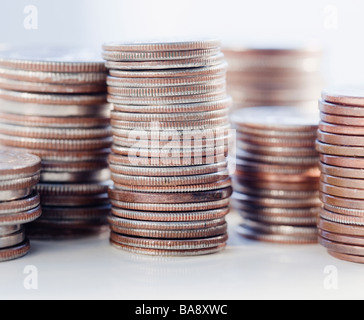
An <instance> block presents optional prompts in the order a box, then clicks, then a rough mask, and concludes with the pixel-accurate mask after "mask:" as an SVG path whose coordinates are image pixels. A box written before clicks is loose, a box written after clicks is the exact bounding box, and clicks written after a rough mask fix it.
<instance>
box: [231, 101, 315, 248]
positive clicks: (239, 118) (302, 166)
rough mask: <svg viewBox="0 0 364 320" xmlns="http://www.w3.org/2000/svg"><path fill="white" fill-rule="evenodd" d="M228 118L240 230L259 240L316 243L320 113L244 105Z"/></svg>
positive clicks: (291, 108)
mask: <svg viewBox="0 0 364 320" xmlns="http://www.w3.org/2000/svg"><path fill="white" fill-rule="evenodd" d="M232 121H233V123H234V126H235V128H236V130H237V139H238V141H237V147H238V151H237V170H236V174H235V177H234V184H233V187H234V194H233V197H232V199H233V206H234V207H235V209H236V210H238V211H239V213H240V214H241V216H242V217H243V224H242V225H241V226H240V227H239V233H240V234H241V235H243V236H245V237H247V238H250V239H254V240H259V241H267V242H275V243H284V244H306V243H307V244H308V243H317V241H318V233H317V226H316V221H317V217H318V214H319V210H320V205H321V203H320V199H319V192H318V190H319V177H320V172H319V169H318V162H319V159H318V154H317V152H316V150H315V139H316V132H317V127H318V122H319V119H318V112H315V111H314V110H312V111H310V110H305V109H300V108H293V107H259V108H246V109H243V110H240V111H238V112H236V113H234V114H233V116H232Z"/></svg>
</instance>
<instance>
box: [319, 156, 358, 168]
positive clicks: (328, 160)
mask: <svg viewBox="0 0 364 320" xmlns="http://www.w3.org/2000/svg"><path fill="white" fill-rule="evenodd" d="M320 160H321V162H322V163H324V164H326V165H330V166H336V167H343V168H353V169H362V168H363V163H364V159H363V158H354V157H341V156H331V155H325V154H321V155H320Z"/></svg>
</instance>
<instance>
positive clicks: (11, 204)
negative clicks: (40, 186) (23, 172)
mask: <svg viewBox="0 0 364 320" xmlns="http://www.w3.org/2000/svg"><path fill="white" fill-rule="evenodd" d="M39 203H40V197H39V194H38V193H37V192H36V191H33V192H32V193H31V194H30V195H29V196H28V197H26V198H22V199H19V200H16V201H6V202H0V219H1V216H2V215H13V214H17V213H19V212H25V211H28V210H31V209H33V208H35V207H37V206H38V205H39Z"/></svg>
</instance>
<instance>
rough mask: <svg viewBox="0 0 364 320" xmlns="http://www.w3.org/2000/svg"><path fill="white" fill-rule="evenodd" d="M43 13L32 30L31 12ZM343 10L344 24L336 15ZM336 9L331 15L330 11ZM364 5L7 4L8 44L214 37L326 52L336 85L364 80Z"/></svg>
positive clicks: (224, 0)
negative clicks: (312, 46) (29, 8)
mask: <svg viewBox="0 0 364 320" xmlns="http://www.w3.org/2000/svg"><path fill="white" fill-rule="evenodd" d="M30 4H31V5H35V6H36V7H37V8H38V30H25V29H24V26H23V21H24V18H25V14H24V7H25V6H26V5H30ZM332 8H336V9H337V25H336V27H335V28H333V29H332V28H327V26H328V25H329V26H330V25H332V24H330V23H328V22H330V21H331V18H332V14H331V13H332V11H331V10H330V9H332ZM327 10H328V11H327ZM363 12H364V1H360V0H345V1H344V0H305V1H302V0H274V1H272V0H254V1H249V0H184V1H176V0H52V1H49V0H13V1H4V0H3V1H1V2H0V43H1V42H5V43H11V44H12V43H16V44H18V43H28V42H30V43H38V44H50V43H52V44H60V45H64V44H67V45H69V44H77V45H83V44H87V45H96V46H100V45H101V44H102V43H104V42H108V41H125V40H140V39H151V38H153V39H159V38H165V37H167V38H176V37H201V36H205V37H206V36H213V37H217V38H219V39H221V40H222V41H223V43H224V44H225V45H231V44H234V45H240V46H251V45H255V46H269V47H272V46H273V47H276V46H296V45H306V44H308V43H311V42H315V43H319V44H321V45H322V46H323V47H324V49H325V65H324V68H325V69H324V71H325V75H326V80H327V83H328V84H356V85H361V84H362V83H363V82H364V64H363V63H362V61H363V57H364V41H363V40H362V36H363V31H364V19H363V17H362V15H363Z"/></svg>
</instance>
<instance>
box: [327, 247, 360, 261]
mask: <svg viewBox="0 0 364 320" xmlns="http://www.w3.org/2000/svg"><path fill="white" fill-rule="evenodd" d="M327 252H328V253H329V254H330V255H331V256H333V257H334V258H337V259H339V260H344V261H349V262H354V263H360V264H364V257H360V256H355V255H350V254H343V253H338V252H335V251H332V250H327Z"/></svg>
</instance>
